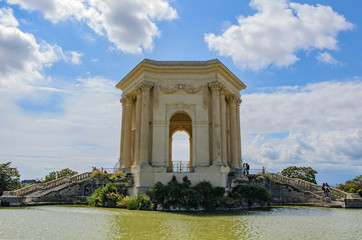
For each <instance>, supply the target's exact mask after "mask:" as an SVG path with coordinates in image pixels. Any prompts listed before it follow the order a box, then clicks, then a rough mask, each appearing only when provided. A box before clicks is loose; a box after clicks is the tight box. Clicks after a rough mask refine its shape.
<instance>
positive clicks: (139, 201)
mask: <svg viewBox="0 0 362 240" xmlns="http://www.w3.org/2000/svg"><path fill="white" fill-rule="evenodd" d="M117 206H119V207H123V208H127V209H129V210H149V209H151V199H150V197H149V196H148V195H147V194H141V195H138V196H126V197H124V198H123V199H122V200H121V201H120V202H119V204H117Z"/></svg>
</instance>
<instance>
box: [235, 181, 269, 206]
mask: <svg viewBox="0 0 362 240" xmlns="http://www.w3.org/2000/svg"><path fill="white" fill-rule="evenodd" d="M233 197H234V198H235V199H237V198H240V197H241V198H244V199H245V200H247V201H248V203H249V205H251V202H252V201H255V200H259V201H262V202H269V200H270V193H269V190H268V189H267V188H266V187H264V186H259V185H241V186H239V187H237V188H236V189H234V191H233Z"/></svg>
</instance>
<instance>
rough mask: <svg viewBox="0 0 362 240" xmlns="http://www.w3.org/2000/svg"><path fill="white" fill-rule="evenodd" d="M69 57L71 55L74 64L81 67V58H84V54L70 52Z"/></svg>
mask: <svg viewBox="0 0 362 240" xmlns="http://www.w3.org/2000/svg"><path fill="white" fill-rule="evenodd" d="M69 55H70V57H69V59H70V61H71V62H72V63H73V64H77V65H79V64H80V63H81V61H80V57H81V56H83V54H81V53H78V52H76V51H70V52H69Z"/></svg>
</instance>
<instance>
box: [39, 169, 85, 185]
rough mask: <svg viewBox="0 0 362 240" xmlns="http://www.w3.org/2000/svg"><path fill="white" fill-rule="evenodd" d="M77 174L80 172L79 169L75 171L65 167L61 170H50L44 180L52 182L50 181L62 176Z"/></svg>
mask: <svg viewBox="0 0 362 240" xmlns="http://www.w3.org/2000/svg"><path fill="white" fill-rule="evenodd" d="M76 174H78V172H77V171H73V170H71V169H69V168H64V169H62V170H60V171H54V172H50V173H49V174H48V175H46V176H45V180H44V182H50V181H53V180H55V179H58V178H62V177H71V176H74V175H76Z"/></svg>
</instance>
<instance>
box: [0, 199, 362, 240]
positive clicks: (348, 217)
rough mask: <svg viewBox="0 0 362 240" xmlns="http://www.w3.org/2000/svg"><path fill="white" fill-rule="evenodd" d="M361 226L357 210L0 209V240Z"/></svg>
mask: <svg viewBox="0 0 362 240" xmlns="http://www.w3.org/2000/svg"><path fill="white" fill-rule="evenodd" d="M361 222H362V210H361V209H358V210H348V209H326V208H306V207H277V208H271V209H269V210H263V211H254V210H253V211H238V212H223V213H168V212H152V211H128V210H120V209H104V208H90V207H74V206H41V207H30V208H16V209H14V208H7V209H6V208H4V209H0V239H147V240H151V239H325V238H326V236H328V239H359V237H360V236H361V234H362V230H361Z"/></svg>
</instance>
